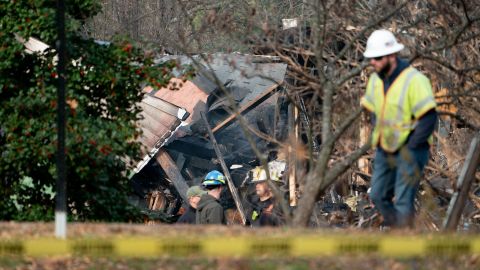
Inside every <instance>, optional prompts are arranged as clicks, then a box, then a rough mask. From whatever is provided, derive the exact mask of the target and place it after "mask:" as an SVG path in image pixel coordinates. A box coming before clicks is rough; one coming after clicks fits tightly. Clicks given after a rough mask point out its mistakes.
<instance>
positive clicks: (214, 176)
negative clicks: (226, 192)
mask: <svg viewBox="0 0 480 270" xmlns="http://www.w3.org/2000/svg"><path fill="white" fill-rule="evenodd" d="M202 185H203V186H205V187H206V186H218V185H225V176H224V175H223V174H222V173H221V172H219V171H216V170H214V171H211V172H209V173H207V175H206V176H205V180H203V182H202Z"/></svg>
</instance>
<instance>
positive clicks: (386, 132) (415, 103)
mask: <svg viewBox="0 0 480 270" xmlns="http://www.w3.org/2000/svg"><path fill="white" fill-rule="evenodd" d="M360 102H361V104H362V105H363V106H364V107H365V108H366V109H367V110H369V111H371V112H373V113H375V117H376V125H375V128H374V131H373V138H372V145H373V147H376V146H378V145H380V146H381V147H382V148H383V150H385V151H387V152H390V153H393V152H395V151H397V150H398V149H400V147H402V146H403V145H404V144H405V142H406V140H407V138H408V135H409V134H410V132H411V131H412V130H414V129H415V127H416V124H417V120H418V119H419V118H420V117H421V116H422V115H423V114H425V113H426V112H428V111H429V110H431V109H433V108H435V107H436V106H437V104H436V103H435V99H434V97H433V93H432V86H431V84H430V80H429V79H428V78H427V77H425V75H423V74H422V73H421V72H420V71H418V70H417V69H415V68H413V67H408V68H406V69H404V70H403V71H402V72H401V73H400V74H399V75H398V77H397V78H396V79H395V81H394V82H393V83H392V84H391V85H390V88H389V89H388V91H387V92H386V94H385V91H384V90H383V81H382V80H381V79H380V77H379V76H378V75H377V74H376V73H373V74H372V75H370V78H369V80H368V83H367V91H366V93H365V95H364V96H363V97H362V99H361V101H360Z"/></svg>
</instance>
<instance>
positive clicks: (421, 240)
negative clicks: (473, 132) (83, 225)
mask: <svg viewBox="0 0 480 270" xmlns="http://www.w3.org/2000/svg"><path fill="white" fill-rule="evenodd" d="M342 254H373V255H379V256H392V257H419V256H444V255H448V256H456V255H464V254H480V236H478V237H477V236H474V237H467V236H458V235H450V236H447V235H445V236H444V235H441V236H386V235H385V236H354V235H347V236H315V235H299V236H293V237H265V236H262V237H259V236H251V237H245V236H241V237H197V238H188V237H183V238H156V237H152V238H148V237H112V238H80V239H68V240H59V239H51V238H41V239H25V240H21V239H7V240H5V239H1V240H0V256H11V255H19V256H31V257H42V256H79V255H81V256H100V257H109V256H119V257H122V258H123V257H132V258H153V257H158V256H174V257H187V256H188V257H190V256H198V257H252V256H255V257H256V256H271V257H319V256H330V255H342Z"/></svg>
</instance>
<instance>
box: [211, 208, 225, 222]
mask: <svg viewBox="0 0 480 270" xmlns="http://www.w3.org/2000/svg"><path fill="white" fill-rule="evenodd" d="M210 211H211V212H210V215H209V217H210V224H226V222H225V213H224V212H223V208H222V207H214V208H212V209H210Z"/></svg>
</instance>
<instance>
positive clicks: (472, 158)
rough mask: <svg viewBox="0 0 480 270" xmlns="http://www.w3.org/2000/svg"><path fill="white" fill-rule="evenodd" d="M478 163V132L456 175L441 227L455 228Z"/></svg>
mask: <svg viewBox="0 0 480 270" xmlns="http://www.w3.org/2000/svg"><path fill="white" fill-rule="evenodd" d="M479 163H480V133H478V134H477V135H476V136H475V137H474V138H473V140H472V142H471V143H470V148H469V150H468V153H467V157H466V158H465V163H464V164H463V168H462V171H461V173H460V176H459V177H458V181H457V185H456V187H455V192H454V194H453V197H452V199H451V200H450V204H449V206H448V210H447V216H446V218H445V221H444V224H443V229H444V230H456V229H457V225H458V222H459V220H460V217H461V215H462V212H463V208H464V207H465V201H466V200H467V198H468V191H469V190H470V187H471V185H472V182H473V180H474V179H475V172H476V170H477V167H478V165H479Z"/></svg>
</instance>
